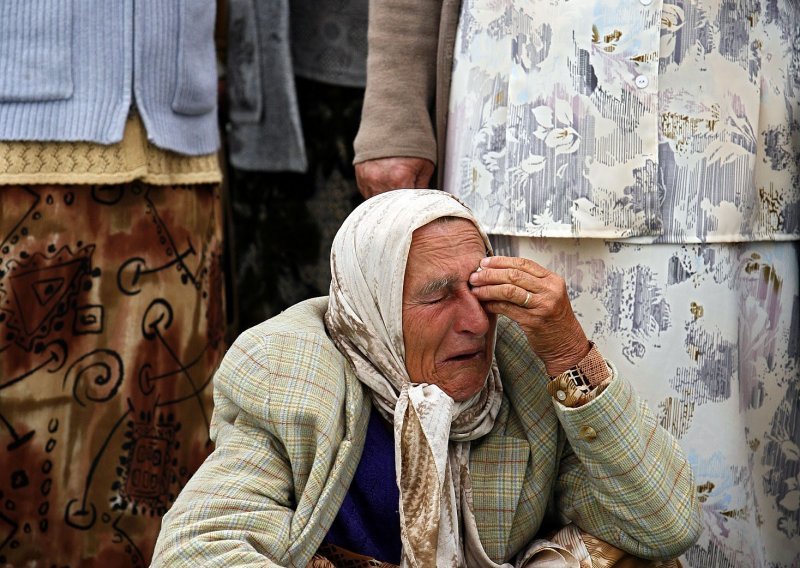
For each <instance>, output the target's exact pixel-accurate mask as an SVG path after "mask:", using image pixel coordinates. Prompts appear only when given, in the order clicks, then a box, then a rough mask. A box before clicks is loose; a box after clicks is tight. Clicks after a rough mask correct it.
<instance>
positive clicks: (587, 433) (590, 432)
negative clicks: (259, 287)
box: [580, 426, 597, 442]
mask: <svg viewBox="0 0 800 568" xmlns="http://www.w3.org/2000/svg"><path fill="white" fill-rule="evenodd" d="M580 437H581V438H583V439H584V440H586V441H587V442H591V441H592V440H594V439H595V438H597V432H596V431H595V429H594V428H592V427H591V426H581V429H580Z"/></svg>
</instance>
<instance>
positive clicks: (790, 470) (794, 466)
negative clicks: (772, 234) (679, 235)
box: [498, 237, 800, 568]
mask: <svg viewBox="0 0 800 568" xmlns="http://www.w3.org/2000/svg"><path fill="white" fill-rule="evenodd" d="M498 245H499V249H500V250H499V251H498V252H500V251H502V252H503V254H515V255H519V256H524V257H527V258H531V259H533V260H535V261H536V262H538V263H539V264H542V265H543V266H545V267H547V268H549V269H550V270H552V271H554V272H557V273H559V274H561V275H562V276H564V278H565V279H566V281H567V285H568V288H569V291H570V295H571V299H572V304H573V307H574V309H575V312H576V314H577V315H578V318H579V320H580V321H581V323H582V325H583V328H584V330H585V331H586V334H587V335H588V336H589V338H590V339H592V340H593V341H595V342H596V343H597V345H598V347H599V348H600V350H601V352H602V353H603V355H604V356H605V357H606V358H607V359H609V360H611V361H613V362H614V363H615V364H616V366H617V368H618V370H619V372H620V373H621V374H623V375H624V376H626V377H628V378H629V379H630V380H631V381H632V382H633V383H634V385H635V386H636V388H637V389H638V391H639V392H640V393H641V394H642V395H643V396H644V397H645V399H647V400H648V402H649V404H650V407H651V408H652V409H653V410H654V412H656V413H657V414H658V415H659V416H660V420H661V424H662V425H663V426H664V427H665V428H666V429H667V430H669V431H670V432H671V433H672V434H673V435H674V436H675V437H676V438H677V439H678V442H679V443H680V445H681V446H682V448H683V450H684V451H685V452H686V454H687V456H688V458H689V460H690V462H691V463H692V466H693V468H694V473H695V481H696V483H697V493H698V498H699V500H700V502H701V503H702V504H703V516H704V521H705V531H704V533H703V535H702V536H701V538H700V540H699V542H698V543H697V544H696V545H695V546H693V547H692V548H691V549H690V550H689V551H688V552H687V553H686V554H685V555H684V557H683V561H684V564H685V565H686V566H689V567H695V568H701V567H702V568H710V567H723V566H724V567H740V568H753V567H767V566H798V563H800V449H799V448H800V297H798V295H799V292H798V282H800V278H798V251H800V247H798V243H796V242H782V243H781V242H756V243H738V244H709V245H671V244H659V245H634V244H622V243H619V242H609V241H602V240H599V239H598V240H593V239H583V240H573V239H546V240H545V239H534V238H530V239H528V238H509V237H500V239H498Z"/></svg>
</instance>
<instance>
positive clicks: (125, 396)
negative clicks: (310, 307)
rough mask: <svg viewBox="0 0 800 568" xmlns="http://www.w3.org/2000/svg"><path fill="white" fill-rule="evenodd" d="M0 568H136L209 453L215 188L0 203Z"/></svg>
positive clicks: (217, 318) (132, 190)
mask: <svg viewBox="0 0 800 568" xmlns="http://www.w3.org/2000/svg"><path fill="white" fill-rule="evenodd" d="M0 210H2V216H1V219H0V239H2V245H1V247H0V250H1V251H2V255H0V256H1V257H2V259H1V260H0V270H1V272H0V472H2V475H0V495H2V498H0V564H5V563H9V564H11V565H12V566H24V565H27V564H26V563H28V562H31V561H38V562H39V563H40V564H41V565H43V566H50V565H58V566H62V565H72V566H78V565H80V566H102V567H107V566H115V567H125V566H146V565H148V564H149V561H150V555H151V553H152V547H153V545H154V543H155V539H156V536H157V534H158V529H159V524H160V523H159V518H160V516H161V515H163V513H164V512H165V511H166V509H167V508H168V507H169V506H170V504H171V503H172V501H173V500H174V498H175V496H176V495H177V494H178V492H179V491H180V490H181V488H182V487H183V485H184V484H185V483H186V481H187V480H188V478H189V477H190V476H191V474H192V473H193V472H194V470H195V469H196V468H197V467H198V466H199V465H200V463H202V461H203V459H204V458H205V457H206V456H207V455H208V453H209V452H210V450H211V443H210V440H209V434H208V428H209V421H210V418H211V385H210V382H211V377H212V374H213V372H214V370H215V369H216V367H217V365H218V363H219V361H220V359H221V357H222V354H223V351H224V347H225V346H224V341H223V334H224V323H225V320H224V317H223V316H224V306H223V279H222V273H221V269H220V266H221V265H220V256H221V254H222V242H221V239H222V224H221V211H220V200H219V192H218V188H217V187H216V186H212V185H197V186H174V187H157V186H152V185H146V184H138V183H132V184H125V185H118V186H41V185H40V186H16V187H4V188H3V190H2V192H0Z"/></svg>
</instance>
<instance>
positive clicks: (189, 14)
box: [0, 0, 219, 155]
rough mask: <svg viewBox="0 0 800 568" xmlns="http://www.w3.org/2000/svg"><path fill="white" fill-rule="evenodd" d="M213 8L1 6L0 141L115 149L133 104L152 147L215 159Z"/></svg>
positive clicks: (208, 1)
mask: <svg viewBox="0 0 800 568" xmlns="http://www.w3.org/2000/svg"><path fill="white" fill-rule="evenodd" d="M214 19H215V2H214V0H174V1H170V2H164V1H163V0H121V1H119V2H108V1H107V0H26V1H25V2H0V22H2V25H0V140H39V141H87V142H97V143H100V144H111V143H115V142H119V141H120V140H121V139H122V134H123V131H124V127H125V120H126V117H127V115H128V112H129V110H130V108H131V105H132V104H135V105H136V107H137V110H138V112H139V114H140V116H141V117H142V121H143V122H144V125H145V127H146V129H147V133H148V138H149V140H150V141H151V142H152V143H153V144H155V145H156V146H159V147H161V148H164V149H168V150H173V151H176V152H180V153H182V154H189V155H200V154H208V153H211V152H214V151H215V150H216V149H217V147H218V145H219V134H218V131H217V119H216V110H217V74H216V57H215V52H214V43H213V30H214Z"/></svg>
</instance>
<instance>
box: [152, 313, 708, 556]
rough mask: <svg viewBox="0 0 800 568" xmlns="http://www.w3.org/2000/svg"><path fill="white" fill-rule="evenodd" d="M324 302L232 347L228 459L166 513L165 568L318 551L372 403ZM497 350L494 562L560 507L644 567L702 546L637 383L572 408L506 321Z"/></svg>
mask: <svg viewBox="0 0 800 568" xmlns="http://www.w3.org/2000/svg"><path fill="white" fill-rule="evenodd" d="M326 307H327V299H326V298H316V299H313V300H308V301H305V302H302V303H300V304H297V305H296V306H294V307H292V308H290V309H289V310H286V311H285V312H283V313H282V314H280V315H279V316H277V317H275V318H272V319H270V320H268V321H266V322H264V323H262V324H260V325H258V326H256V327H254V328H252V329H250V330H248V331H247V332H245V333H243V334H242V335H241V336H240V337H239V338H238V339H237V340H236V342H235V343H234V344H233V346H232V347H231V348H230V350H229V351H228V353H227V355H226V356H225V359H224V361H223V362H222V365H221V367H220V369H219V371H218V372H217V375H216V377H215V384H214V403H215V409H214V417H213V420H212V425H211V430H212V437H213V438H214V440H215V441H216V450H215V451H214V452H213V454H212V455H211V456H209V458H208V459H207V460H206V462H205V463H204V464H203V466H202V467H201V468H200V469H199V470H198V471H197V473H196V474H195V475H194V476H193V477H192V479H191V480H190V482H189V483H188V484H187V485H186V487H185V488H184V489H183V491H182V492H181V494H180V496H179V497H178V499H177V500H176V502H175V504H174V505H173V507H172V508H171V510H170V511H169V512H168V513H167V515H166V516H165V517H164V519H163V524H162V527H161V534H160V536H159V539H158V543H157V544H156V551H155V556H154V559H153V566H165V567H169V568H175V567H180V566H186V567H190V566H191V567H193V568H194V567H196V566H259V567H263V566H275V565H278V566H297V567H304V566H305V565H306V563H307V562H308V561H309V559H310V558H311V556H312V555H313V554H314V552H315V551H316V550H317V548H318V546H319V545H320V542H321V541H322V539H323V537H324V536H325V534H326V533H327V530H328V528H329V527H330V525H331V523H332V522H333V519H334V517H335V516H336V514H337V512H338V510H339V507H340V506H341V502H342V499H343V498H344V494H345V492H346V491H347V488H348V486H349V484H350V481H351V480H352V477H353V474H354V472H355V469H356V465H357V464H358V461H359V458H360V455H361V451H362V449H363V446H364V439H365V434H366V429H367V422H368V419H369V414H370V408H371V407H370V402H369V398H368V397H367V396H366V393H365V390H364V388H363V387H362V385H361V383H360V382H359V381H358V379H357V378H356V376H355V375H354V374H353V372H352V369H351V368H350V366H349V364H348V363H347V361H346V359H345V358H344V357H343V356H342V354H341V353H339V351H337V349H336V347H335V346H334V344H333V343H332V342H331V340H330V339H329V338H328V336H327V334H326V331H325V328H324V325H323V321H322V317H323V314H324V313H325V309H326ZM496 356H497V360H498V364H499V367H500V372H501V376H502V377H503V384H504V387H505V395H504V401H503V405H502V408H501V412H500V415H499V417H498V420H497V422H496V424H495V427H494V429H493V430H492V432H491V433H490V434H488V435H487V436H485V437H484V438H482V439H480V440H477V441H475V442H473V443H472V450H471V458H470V470H471V473H472V483H473V492H474V494H473V499H474V500H473V502H474V508H475V516H476V520H477V526H478V529H479V532H480V536H481V542H482V543H483V545H484V547H485V549H486V552H487V553H488V554H489V556H490V557H491V558H493V559H494V560H495V561H506V560H508V559H509V558H511V557H513V556H514V554H516V553H517V552H518V551H519V550H520V549H521V548H522V547H523V546H524V545H525V544H527V543H528V542H529V541H530V540H531V539H532V538H533V537H534V535H535V534H536V533H537V531H538V530H539V528H540V526H541V525H542V523H543V521H544V520H545V518H546V517H547V518H551V516H550V513H554V516H555V520H557V521H559V522H561V523H566V522H568V521H573V522H575V523H576V524H577V525H579V526H580V527H581V528H583V529H584V530H586V531H588V532H590V533H592V534H594V535H596V536H598V537H599V538H602V539H603V540H605V541H607V542H609V543H611V544H614V545H615V546H618V547H620V548H622V549H625V550H627V551H629V552H631V553H633V554H634V555H636V556H641V557H646V558H669V557H675V556H678V555H679V554H680V553H681V552H682V551H684V550H685V549H687V548H688V547H689V546H690V545H691V544H692V543H693V542H694V541H695V540H696V538H697V536H698V535H699V531H700V520H699V512H698V511H699V510H698V503H697V502H696V499H695V492H694V483H693V479H692V473H691V470H690V467H689V464H688V462H687V461H686V459H685V457H684V456H683V454H682V452H681V451H680V449H679V448H678V446H677V443H676V442H675V440H674V439H673V438H672V436H670V435H669V434H668V433H667V432H666V431H665V430H663V429H662V428H661V427H660V426H658V424H657V422H656V420H655V418H654V417H653V416H652V414H651V413H650V411H649V410H648V409H647V407H646V406H645V405H644V404H643V403H642V402H641V401H640V400H639V399H638V397H637V396H636V394H635V392H634V391H633V389H632V387H631V386H630V384H629V383H628V382H627V381H626V380H624V379H622V378H621V377H615V378H614V379H613V380H612V381H611V384H610V385H609V386H608V387H607V388H606V390H605V391H604V392H603V394H602V395H600V396H599V397H598V398H597V399H596V400H594V401H592V402H591V403H589V404H587V405H585V406H582V407H580V408H575V409H569V408H565V407H562V406H561V405H560V404H558V403H556V402H554V401H553V399H552V398H551V397H550V395H549V394H548V393H547V391H546V390H545V384H546V382H547V381H548V377H547V375H546V374H545V372H544V369H543V366H542V364H541V362H540V361H539V360H538V359H537V358H536V357H535V356H534V355H533V354H532V353H531V351H530V349H529V347H528V344H527V341H526V340H525V337H524V336H523V334H522V332H521V331H520V330H519V328H517V327H516V325H515V324H513V323H511V322H510V321H508V320H503V321H501V322H500V323H499V325H498V340H497V349H496ZM386 482H387V483H394V480H393V479H391V480H389V479H387V480H386Z"/></svg>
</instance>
